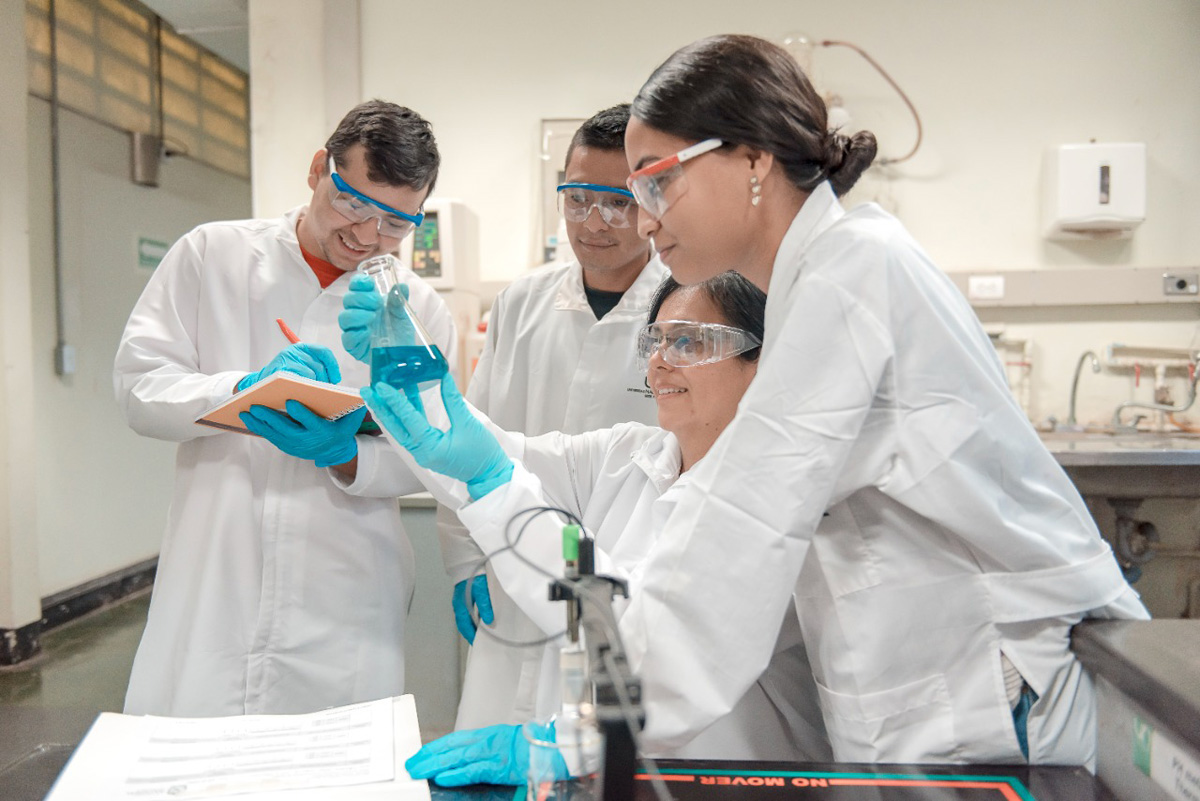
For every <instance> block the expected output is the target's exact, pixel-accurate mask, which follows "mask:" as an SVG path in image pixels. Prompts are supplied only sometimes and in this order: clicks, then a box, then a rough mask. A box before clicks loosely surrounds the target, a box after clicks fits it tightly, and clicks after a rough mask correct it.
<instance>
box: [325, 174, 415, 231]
mask: <svg viewBox="0 0 1200 801" xmlns="http://www.w3.org/2000/svg"><path fill="white" fill-rule="evenodd" d="M336 167H337V165H336V164H334V163H333V156H330V157H329V177H330V178H332V179H333V189H332V191H331V193H330V205H332V206H333V209H334V211H336V212H337V213H338V214H340V215H342V216H343V217H345V218H346V219H347V220H349V221H350V222H352V223H361V222H366V221H367V220H369V219H371V218H372V217H373V218H375V228H376V230H378V231H379V235H380V236H387V237H391V238H393V239H403V238H404V237H406V236H408V235H409V234H411V233H412V231H413V229H414V228H416V227H417V226H418V225H420V224H421V223H422V222H423V221H424V220H425V215H424V214H405V213H404V212H402V211H400V210H399V209H393V208H392V207H391V206H385V205H384V204H382V203H380V202H379V201H378V200H375V199H374V198H370V197H367V196H366V195H364V194H363V193H362V192H359V191H358V190H356V189H355V188H354V187H352V186H350V184H348V183H346V181H345V180H344V179H343V178H342V176H340V175H338V174H337V172H336Z"/></svg>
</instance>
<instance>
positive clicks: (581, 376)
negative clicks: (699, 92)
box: [438, 258, 667, 729]
mask: <svg viewBox="0 0 1200 801" xmlns="http://www.w3.org/2000/svg"><path fill="white" fill-rule="evenodd" d="M666 275H667V271H666V268H665V267H664V266H663V264H662V262H661V261H659V260H658V258H654V259H651V261H650V262H649V263H648V264H647V265H646V267H645V269H643V270H642V272H641V275H640V276H638V278H637V280H636V281H634V283H633V285H632V286H630V288H629V289H628V290H627V291H626V292H625V293H624V295H623V296H622V297H621V300H620V302H619V303H618V304H617V305H616V306H615V307H614V308H613V309H612V310H611V311H610V312H608V314H606V315H605V316H604V317H603V318H602V319H600V320H596V317H595V314H594V313H593V312H592V309H591V307H590V306H589V305H588V302H587V296H586V295H585V293H584V284H583V269H582V268H581V267H580V265H579V263H578V262H572V263H570V264H566V265H556V266H554V267H548V268H544V269H541V270H539V271H537V272H535V273H531V274H530V275H526V276H522V277H521V278H518V279H517V280H516V281H514V282H513V283H512V284H511V285H509V286H508V287H507V288H505V289H504V291H503V292H501V293H500V295H499V296H498V297H497V298H496V302H495V304H494V305H493V306H492V314H491V321H490V323H489V325H488V332H487V339H486V341H485V343H484V348H483V354H482V355H481V356H480V358H479V364H478V365H477V366H476V368H475V374H474V376H473V377H472V378H471V385H470V387H469V388H468V390H467V399H468V400H470V401H471V403H473V404H474V405H475V406H476V408H478V409H480V410H481V411H483V412H484V413H485V414H486V415H487V416H488V417H489V418H491V420H492V421H493V422H494V423H495V424H496V425H498V426H500V427H501V428H503V429H506V430H509V431H519V432H523V433H525V434H528V435H536V434H543V433H546V432H549V431H563V432H566V433H568V434H579V433H582V432H584V431H591V430H593V429H598V428H606V427H608V426H611V425H614V424H616V423H623V422H639V423H646V424H654V423H656V422H657V417H658V409H657V406H656V404H655V403H654V399H653V397H652V395H651V393H650V390H649V388H648V387H647V386H646V374H645V371H644V370H642V369H640V368H639V366H638V364H637V359H636V353H635V342H636V340H637V333H638V331H640V330H641V328H642V327H643V326H645V324H646V314H647V312H648V311H649V306H650V301H651V299H652V298H653V295H654V290H655V289H657V287H658V285H659V284H660V283H661V282H662V279H663V278H664V277H665V276H666ZM438 522H439V532H440V537H441V542H442V554H443V557H444V560H445V564H446V571H447V573H449V574H450V577H451V580H452V581H453V582H455V583H457V582H459V581H461V580H463V579H465V578H468V577H470V576H471V575H474V574H475V573H476V572H477V569H478V567H479V564H480V561H481V556H482V555H481V554H480V552H479V549H478V548H477V547H476V546H475V544H474V543H473V542H472V541H471V538H470V535H469V534H468V533H467V531H466V529H465V528H463V527H462V525H461V524H459V522H458V520H457V519H456V518H455V517H454V515H453V513H451V512H449V511H447V510H445V509H441V510H439V515H438ZM492 584H493V585H495V582H494V581H493V582H492ZM491 596H492V602H493V604H494V607H495V613H496V623H495V625H496V626H497V627H498V629H497V633H499V634H501V635H502V636H504V637H506V638H507V639H510V640H518V641H522V640H529V639H533V638H534V637H536V636H538V629H537V628H536V627H535V626H533V624H532V623H531V622H529V621H528V620H526V619H525V617H524V615H523V614H521V612H520V610H519V609H517V608H516V607H515V606H514V605H513V604H512V602H511V601H510V600H509V599H507V598H505V597H504V595H503V590H501V589H499V588H498V587H495V586H493V587H492V592H491ZM540 670H541V660H540V652H539V651H538V650H525V651H521V650H517V649H511V648H506V647H504V646H502V645H500V644H498V643H497V642H496V641H494V640H490V639H486V638H484V637H477V638H476V640H475V645H474V646H473V647H472V648H471V652H470V656H469V658H468V663H467V670H466V674H465V677H464V680H463V692H462V700H461V702H460V704H459V712H458V720H457V722H456V728H459V729H470V728H478V727H480V726H487V725H491V724H495V723H520V722H522V721H525V720H528V719H529V718H530V715H531V713H532V710H533V705H534V701H535V697H536V683H537V677H538V675H539V674H540Z"/></svg>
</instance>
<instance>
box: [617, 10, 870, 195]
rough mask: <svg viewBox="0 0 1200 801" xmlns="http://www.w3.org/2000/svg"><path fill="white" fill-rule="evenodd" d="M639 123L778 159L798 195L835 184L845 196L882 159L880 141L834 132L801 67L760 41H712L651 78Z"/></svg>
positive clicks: (639, 103)
mask: <svg viewBox="0 0 1200 801" xmlns="http://www.w3.org/2000/svg"><path fill="white" fill-rule="evenodd" d="M632 112H633V116H634V117H637V118H638V119H639V120H641V121H642V122H644V123H646V124H647V125H649V126H650V127H652V128H656V129H658V130H660V131H662V132H663V133H667V134H671V135H672V136H677V137H679V138H680V139H689V140H695V141H700V140H704V139H712V138H716V139H720V140H722V141H723V142H725V145H726V146H728V147H732V146H734V145H746V146H747V147H751V148H754V149H757V150H762V151H765V152H767V153H770V154H772V155H773V156H774V157H775V159H776V160H777V161H778V162H779V163H780V165H781V166H782V167H783V170H784V173H785V174H786V175H787V177H788V180H789V181H791V182H792V184H794V185H795V186H796V188H798V189H800V190H802V191H804V192H811V191H812V190H813V189H815V188H816V187H817V186H818V185H819V184H820V183H821V182H822V181H826V180H827V181H829V183H830V184H831V185H832V186H833V191H834V192H835V193H836V194H837V195H839V196H840V195H843V194H845V193H846V192H847V191H849V190H850V187H852V186H854V184H855V182H856V181H858V178H859V176H860V175H862V173H863V171H864V170H866V169H867V167H869V166H870V165H871V162H872V160H874V158H875V151H876V144H875V135H874V134H872V133H870V132H869V131H860V132H858V133H856V134H854V135H852V136H849V137H847V136H844V135H843V134H841V133H838V132H836V131H829V130H827V129H828V116H827V113H826V109H825V102H824V101H823V100H822V99H821V96H820V95H818V94H817V92H816V90H815V89H813V86H812V84H811V83H810V82H809V80H808V78H807V77H805V75H804V72H803V71H802V70H801V69H800V66H799V65H798V64H797V63H796V60H795V59H794V58H792V56H791V55H790V54H789V53H788V52H787V51H786V50H784V49H783V48H782V47H779V46H778V45H775V44H772V43H771V42H768V41H767V40H765V39H759V38H757V37H754V36H743V35H737V34H725V35H721V36H711V37H709V38H707V39H701V40H700V41H698V42H693V43H692V44H690V45H688V46H687V47H684V48H682V49H680V50H677V51H675V53H674V54H673V55H672V56H671V57H670V58H668V59H667V60H666V61H664V62H663V63H662V65H661V66H659V68H658V69H656V70H655V71H654V73H653V74H652V75H651V76H650V78H649V80H647V81H646V83H645V85H644V86H642V88H641V90H640V91H639V92H638V94H637V97H635V98H634V100H633V105H632Z"/></svg>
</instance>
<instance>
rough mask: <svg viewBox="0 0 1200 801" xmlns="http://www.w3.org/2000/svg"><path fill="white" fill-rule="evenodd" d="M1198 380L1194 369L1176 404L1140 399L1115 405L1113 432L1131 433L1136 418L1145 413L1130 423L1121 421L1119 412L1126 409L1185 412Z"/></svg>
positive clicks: (1197, 372)
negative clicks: (1181, 396)
mask: <svg viewBox="0 0 1200 801" xmlns="http://www.w3.org/2000/svg"><path fill="white" fill-rule="evenodd" d="M1197 381H1200V370H1196V371H1195V373H1194V374H1193V376H1192V380H1191V381H1190V382H1189V383H1188V396H1187V398H1185V399H1184V400H1183V402H1182V403H1180V404H1179V405H1177V406H1169V405H1167V404H1165V403H1142V402H1140V401H1125V402H1124V403H1122V404H1120V405H1119V406H1117V408H1116V410H1114V411H1113V416H1112V427H1113V433H1114V434H1132V433H1135V432H1136V431H1137V424H1138V420H1141V419H1142V418H1143V417H1145V415H1138V417H1137V418H1135V419H1134V421H1133V423H1132V424H1125V423H1122V422H1121V412H1123V411H1125V410H1126V409H1152V410H1153V411H1156V412H1167V413H1168V414H1174V413H1176V412H1186V411H1187V410H1188V409H1190V408H1192V404H1193V403H1195V402H1196V382H1197Z"/></svg>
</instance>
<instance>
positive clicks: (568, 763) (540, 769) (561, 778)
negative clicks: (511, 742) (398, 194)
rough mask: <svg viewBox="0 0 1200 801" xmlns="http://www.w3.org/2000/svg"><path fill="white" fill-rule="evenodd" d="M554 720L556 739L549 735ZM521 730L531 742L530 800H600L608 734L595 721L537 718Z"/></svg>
mask: <svg viewBox="0 0 1200 801" xmlns="http://www.w3.org/2000/svg"><path fill="white" fill-rule="evenodd" d="M551 721H553V722H554V723H555V731H554V734H553V740H551V739H550V737H549V736H548V734H549V724H550V722H551ZM521 732H522V734H523V735H524V736H525V740H526V741H527V742H528V743H529V777H528V779H527V781H526V785H525V786H526V799H527V801H600V799H601V798H602V797H603V777H602V771H601V766H602V764H603V762H604V737H603V735H601V734H600V730H599V729H598V728H596V725H595V723H594V722H592V721H591V720H588V719H584V718H574V719H570V718H559V719H557V720H555V719H553V718H550V719H542V720H534V721H530V722H528V723H525V724H523V725H522V726H521ZM567 773H569V774H570V775H569V776H567V775H566V774H567Z"/></svg>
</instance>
